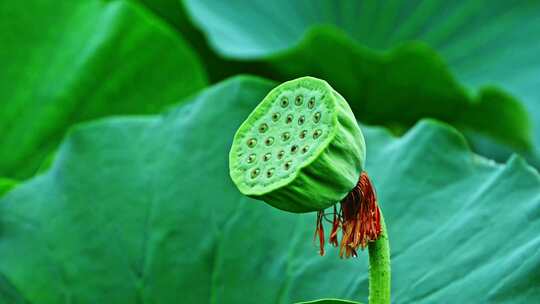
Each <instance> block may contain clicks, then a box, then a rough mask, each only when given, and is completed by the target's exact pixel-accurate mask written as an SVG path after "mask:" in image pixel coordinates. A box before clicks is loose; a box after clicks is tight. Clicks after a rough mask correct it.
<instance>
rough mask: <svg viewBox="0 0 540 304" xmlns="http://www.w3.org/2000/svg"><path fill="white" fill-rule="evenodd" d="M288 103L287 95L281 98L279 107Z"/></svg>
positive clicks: (283, 106) (284, 106)
mask: <svg viewBox="0 0 540 304" xmlns="http://www.w3.org/2000/svg"><path fill="white" fill-rule="evenodd" d="M288 105H289V99H287V97H283V98H281V107H282V108H286V107H287V106H288Z"/></svg>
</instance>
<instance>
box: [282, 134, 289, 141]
mask: <svg viewBox="0 0 540 304" xmlns="http://www.w3.org/2000/svg"><path fill="white" fill-rule="evenodd" d="M289 138H291V133H289V132H285V133H283V134H281V139H282V140H283V141H287V140H289Z"/></svg>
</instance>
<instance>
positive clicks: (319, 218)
mask: <svg viewBox="0 0 540 304" xmlns="http://www.w3.org/2000/svg"><path fill="white" fill-rule="evenodd" d="M323 216H324V211H323V210H320V211H318V212H317V227H316V228H315V235H314V236H313V241H315V239H316V238H317V235H318V236H319V254H320V255H321V256H323V255H324V228H323V223H322V219H323Z"/></svg>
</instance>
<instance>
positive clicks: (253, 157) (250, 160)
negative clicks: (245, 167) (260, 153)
mask: <svg viewBox="0 0 540 304" xmlns="http://www.w3.org/2000/svg"><path fill="white" fill-rule="evenodd" d="M256 159H257V155H255V154H250V155H249V156H248V158H247V162H248V164H251V163H252V162H254V161H255V160H256Z"/></svg>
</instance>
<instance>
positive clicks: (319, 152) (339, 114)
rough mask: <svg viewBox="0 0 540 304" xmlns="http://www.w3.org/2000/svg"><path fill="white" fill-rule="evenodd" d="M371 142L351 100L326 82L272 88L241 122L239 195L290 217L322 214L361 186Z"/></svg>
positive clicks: (236, 148)
mask: <svg viewBox="0 0 540 304" xmlns="http://www.w3.org/2000/svg"><path fill="white" fill-rule="evenodd" d="M364 160H365V143H364V137H363V135H362V132H361V131H360V128H359V127H358V125H357V123H356V119H355V117H354V114H353V113H352V111H351V109H350V107H349V105H348V104H347V102H346V101H345V99H344V98H343V97H342V96H341V95H339V94H338V93H337V92H336V91H335V90H334V89H332V87H330V85H329V84H328V83H327V82H326V81H323V80H320V79H317V78H313V77H302V78H298V79H295V80H291V81H288V82H285V83H283V84H281V85H279V86H277V87H276V88H274V89H273V90H272V91H271V92H270V93H269V94H268V95H267V96H266V97H265V98H264V99H263V101H262V102H261V103H260V104H259V105H258V106H257V107H256V108H255V110H254V111H253V112H252V113H251V114H250V115H249V117H248V118H247V119H246V121H244V123H242V125H241V126H240V128H239V129H238V131H237V132H236V134H235V136H234V141H233V144H232V147H231V151H230V154H229V169H230V175H231V178H232V180H233V181H234V183H235V184H236V186H237V187H238V189H239V190H240V192H242V193H243V194H245V195H248V196H250V197H253V198H256V199H260V200H263V201H265V202H267V203H269V204H270V205H272V206H274V207H276V208H279V209H282V210H285V211H290V212H310V211H316V210H322V209H325V208H327V207H330V206H332V205H334V204H336V203H337V202H339V201H341V200H342V199H343V198H345V196H347V194H348V193H349V192H350V191H351V189H353V188H354V187H355V185H356V184H357V183H358V179H359V177H360V173H361V172H362V170H363V166H364Z"/></svg>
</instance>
